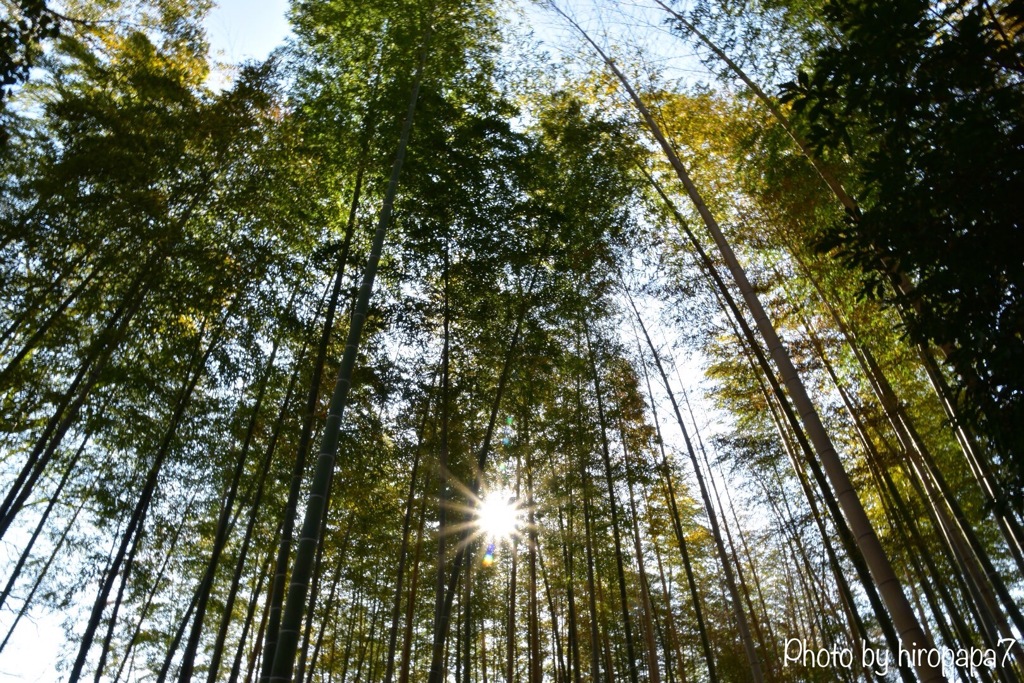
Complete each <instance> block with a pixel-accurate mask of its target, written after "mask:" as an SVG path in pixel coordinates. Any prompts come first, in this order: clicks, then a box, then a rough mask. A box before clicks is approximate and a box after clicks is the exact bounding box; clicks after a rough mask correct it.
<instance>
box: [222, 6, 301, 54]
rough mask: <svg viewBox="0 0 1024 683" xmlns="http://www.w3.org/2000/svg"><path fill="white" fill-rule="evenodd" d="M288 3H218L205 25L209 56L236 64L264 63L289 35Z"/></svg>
mask: <svg viewBox="0 0 1024 683" xmlns="http://www.w3.org/2000/svg"><path fill="white" fill-rule="evenodd" d="M287 10H288V0H221V1H220V2H218V3H217V5H216V6H215V7H214V8H213V10H212V11H211V12H210V14H209V16H208V17H207V18H206V21H205V22H204V24H205V25H206V31H207V34H208V37H209V40H210V50H211V55H212V56H213V58H214V59H216V60H218V61H224V62H228V63H232V64H234V63H238V62H241V61H244V60H247V59H263V58H265V57H266V56H267V55H268V54H269V53H270V51H271V50H273V49H274V48H275V47H277V46H278V45H280V44H281V43H282V42H284V39H285V37H286V36H287V35H288V33H289V30H288V20H287V19H285V12H287Z"/></svg>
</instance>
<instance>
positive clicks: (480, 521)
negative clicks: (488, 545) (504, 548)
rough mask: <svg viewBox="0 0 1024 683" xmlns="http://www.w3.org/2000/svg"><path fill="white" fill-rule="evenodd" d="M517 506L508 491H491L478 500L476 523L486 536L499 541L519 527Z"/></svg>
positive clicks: (508, 536) (509, 535) (509, 536)
mask: <svg viewBox="0 0 1024 683" xmlns="http://www.w3.org/2000/svg"><path fill="white" fill-rule="evenodd" d="M520 516H521V515H520V510H519V506H518V505H517V504H516V502H515V497H514V496H512V495H510V494H509V493H508V491H491V492H490V493H488V494H487V495H486V496H484V499H483V500H482V501H480V507H478V508H477V511H476V523H477V527H479V529H480V533H482V534H483V535H484V536H485V537H486V538H488V539H490V540H492V541H501V540H504V539H507V538H511V537H512V535H513V534H514V533H516V531H517V530H518V529H519V522H520Z"/></svg>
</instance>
